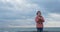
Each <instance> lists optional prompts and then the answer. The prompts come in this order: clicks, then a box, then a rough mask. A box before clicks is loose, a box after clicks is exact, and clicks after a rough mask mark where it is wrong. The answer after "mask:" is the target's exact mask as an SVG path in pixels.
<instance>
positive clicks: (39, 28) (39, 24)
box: [35, 11, 44, 32]
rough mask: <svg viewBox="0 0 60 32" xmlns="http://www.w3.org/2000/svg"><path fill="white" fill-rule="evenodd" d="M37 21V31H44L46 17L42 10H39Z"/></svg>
mask: <svg viewBox="0 0 60 32" xmlns="http://www.w3.org/2000/svg"><path fill="white" fill-rule="evenodd" d="M35 21H36V26H37V32H43V22H44V18H43V16H42V15H41V12H40V11H37V16H36V18H35Z"/></svg>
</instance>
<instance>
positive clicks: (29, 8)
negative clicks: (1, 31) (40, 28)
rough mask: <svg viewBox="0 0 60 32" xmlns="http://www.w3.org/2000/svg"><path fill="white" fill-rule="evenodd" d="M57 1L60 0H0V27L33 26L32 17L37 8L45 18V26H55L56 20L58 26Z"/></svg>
mask: <svg viewBox="0 0 60 32" xmlns="http://www.w3.org/2000/svg"><path fill="white" fill-rule="evenodd" d="M59 3H60V0H0V27H3V26H4V27H5V26H10V27H11V26H13V27H14V26H16V27H20V26H24V25H26V26H28V25H31V26H35V24H36V23H35V21H34V18H35V16H36V12H37V11H38V10H40V11H41V12H42V15H43V16H44V18H45V22H44V25H45V27H51V25H52V26H55V23H56V22H57V23H56V26H58V24H59V23H58V22H59V21H60V19H59V18H60V13H59V8H60V4H59ZM3 23H4V24H3ZM58 27H59V26H58Z"/></svg>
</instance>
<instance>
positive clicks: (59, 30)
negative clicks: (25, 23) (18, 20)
mask: <svg viewBox="0 0 60 32" xmlns="http://www.w3.org/2000/svg"><path fill="white" fill-rule="evenodd" d="M43 30H44V31H48V32H49V31H55V32H60V27H51V28H44V29H43ZM27 31H28V32H33V31H37V29H36V28H0V32H27Z"/></svg>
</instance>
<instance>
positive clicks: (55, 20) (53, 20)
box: [44, 13, 60, 27]
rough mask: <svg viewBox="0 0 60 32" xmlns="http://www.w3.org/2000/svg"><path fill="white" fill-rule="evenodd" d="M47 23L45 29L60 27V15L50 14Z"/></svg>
mask: <svg viewBox="0 0 60 32" xmlns="http://www.w3.org/2000/svg"><path fill="white" fill-rule="evenodd" d="M45 21H46V22H45V23H44V27H60V14H57V13H49V14H48V16H47V18H46V19H45Z"/></svg>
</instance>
